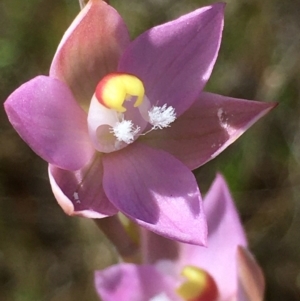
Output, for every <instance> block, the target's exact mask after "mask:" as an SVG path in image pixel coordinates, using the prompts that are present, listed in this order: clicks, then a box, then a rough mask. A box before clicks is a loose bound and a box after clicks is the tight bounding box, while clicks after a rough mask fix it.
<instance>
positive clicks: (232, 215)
mask: <svg viewBox="0 0 300 301" xmlns="http://www.w3.org/2000/svg"><path fill="white" fill-rule="evenodd" d="M204 211H205V213H206V216H207V219H208V248H204V247H201V246H195V245H191V244H185V243H178V242H174V241H170V240H168V239H165V238H162V237H159V236H157V235H155V234H151V233H150V232H146V234H144V240H145V242H146V248H145V251H146V252H144V254H143V255H144V262H145V263H146V264H143V265H135V264H129V263H121V264H117V265H114V266H111V267H108V268H106V269H105V270H102V271H96V272H95V287H96V290H97V292H98V294H99V296H101V298H102V300H103V301H115V300H118V301H184V300H186V301H262V300H263V294H264V277H263V274H262V271H261V269H260V267H259V266H258V265H257V263H256V262H255V260H254V258H253V257H252V255H251V254H250V253H249V251H247V249H246V248H247V242H246V238H245V233H244V230H243V227H242V225H241V222H240V220H239V216H238V213H237V211H236V208H235V206H234V202H233V200H232V198H231V196H230V192H229V190H228V187H227V185H226V183H225V181H224V179H223V178H222V176H220V175H218V176H217V177H216V179H215V181H214V183H213V184H212V186H211V188H210V190H209V192H208V193H207V195H206V197H205V199H204ZM199 232H200V233H201V230H200V231H199ZM145 242H144V243H145ZM170 246H171V247H172V248H170ZM172 252H173V254H172ZM170 255H172V256H174V255H176V256H174V258H173V259H171V260H170V259H166V258H171V257H172V256H170Z"/></svg>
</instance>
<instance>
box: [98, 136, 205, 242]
mask: <svg viewBox="0 0 300 301" xmlns="http://www.w3.org/2000/svg"><path fill="white" fill-rule="evenodd" d="M103 166H104V176H103V187H104V191H105V193H106V195H107V197H108V198H109V200H110V201H111V202H112V203H113V204H114V205H115V206H116V207H117V208H118V209H119V210H120V211H122V212H123V213H124V214H126V215H128V216H129V217H130V218H132V219H133V220H134V221H135V222H137V223H138V224H140V225H141V226H144V227H145V228H147V229H149V230H151V231H154V232H156V233H158V234H160V235H163V236H165V237H167V238H170V239H175V240H178V241H183V242H188V243H193V244H200V245H203V244H205V242H206V221H205V216H204V214H203V210H202V202H201V196H200V193H199V189H198V186H197V183H196V180H195V178H194V176H193V174H192V173H191V172H190V170H189V169H187V168H186V167H185V166H184V165H183V164H182V163H181V162H180V161H178V160H177V159H175V158H174V157H173V156H171V155H169V154H168V153H165V152H164V151H160V150H155V149H152V148H149V147H147V146H145V145H143V144H139V143H137V142H135V143H134V144H132V145H130V146H128V147H126V148H125V149H122V150H121V151H118V152H114V153H110V154H106V155H104V156H103Z"/></svg>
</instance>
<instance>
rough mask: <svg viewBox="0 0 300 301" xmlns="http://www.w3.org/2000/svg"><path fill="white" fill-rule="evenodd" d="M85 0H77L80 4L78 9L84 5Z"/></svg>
mask: <svg viewBox="0 0 300 301" xmlns="http://www.w3.org/2000/svg"><path fill="white" fill-rule="evenodd" d="M86 2H87V1H85V0H79V5H80V9H83V8H84V7H85V5H86Z"/></svg>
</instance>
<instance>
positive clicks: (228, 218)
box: [180, 175, 247, 300]
mask: <svg viewBox="0 0 300 301" xmlns="http://www.w3.org/2000/svg"><path fill="white" fill-rule="evenodd" d="M204 210H205V214H206V217H207V221H208V248H207V249H205V248H199V247H198V248H197V247H195V246H192V245H188V244H181V246H182V249H181V256H182V258H181V262H180V265H181V266H185V265H193V266H198V267H201V268H202V269H204V270H206V271H207V272H208V273H210V274H211V275H212V277H213V278H214V279H215V280H216V283H217V285H218V288H219V292H220V294H221V296H222V298H221V299H222V300H229V297H230V296H232V295H234V294H235V293H236V291H237V271H236V252H237V248H238V246H239V245H240V246H246V245H247V242H246V238H245V233H244V230H243V227H242V225H241V222H240V220H239V216H238V213H237V211H236V208H235V206H234V203H233V200H232V198H231V196H230V192H229V190H228V187H227V185H226V183H225V181H224V179H223V178H222V176H221V175H218V176H217V177H216V179H215V181H214V183H213V184H212V186H211V188H210V190H209V191H208V193H207V195H206V197H205V199H204Z"/></svg>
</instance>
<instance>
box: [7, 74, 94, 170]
mask: <svg viewBox="0 0 300 301" xmlns="http://www.w3.org/2000/svg"><path fill="white" fill-rule="evenodd" d="M4 106H5V110H6V113H7V115H8V118H9V121H10V122H11V124H12V125H13V127H14V128H15V130H16V131H17V132H18V133H19V135H20V136H21V137H22V139H23V140H24V141H25V142H26V143H27V144H28V145H29V146H30V147H31V148H32V149H33V150H34V151H35V152H36V153H37V154H38V155H39V156H41V157H42V158H43V159H44V160H46V161H47V162H49V163H51V164H53V165H56V166H58V167H60V168H63V169H68V170H77V169H80V168H81V167H82V166H84V165H85V164H87V163H88V161H89V160H90V159H91V157H92V155H93V153H94V148H93V146H92V144H91V143H90V139H89V135H88V129H87V115H86V114H85V112H84V111H83V110H82V109H81V108H80V107H79V105H78V104H77V103H76V101H75V99H74V97H73V95H72V93H71V91H70V90H69V89H68V87H67V86H66V85H65V84H63V83H62V82H60V81H59V80H57V79H53V78H50V77H46V76H38V77H36V78H34V79H32V80H30V81H29V82H27V83H25V84H23V85H22V86H21V87H19V88H18V89H17V90H15V91H14V92H13V93H12V94H11V95H10V96H9V97H8V99H7V100H6V102H5V104H4Z"/></svg>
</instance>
